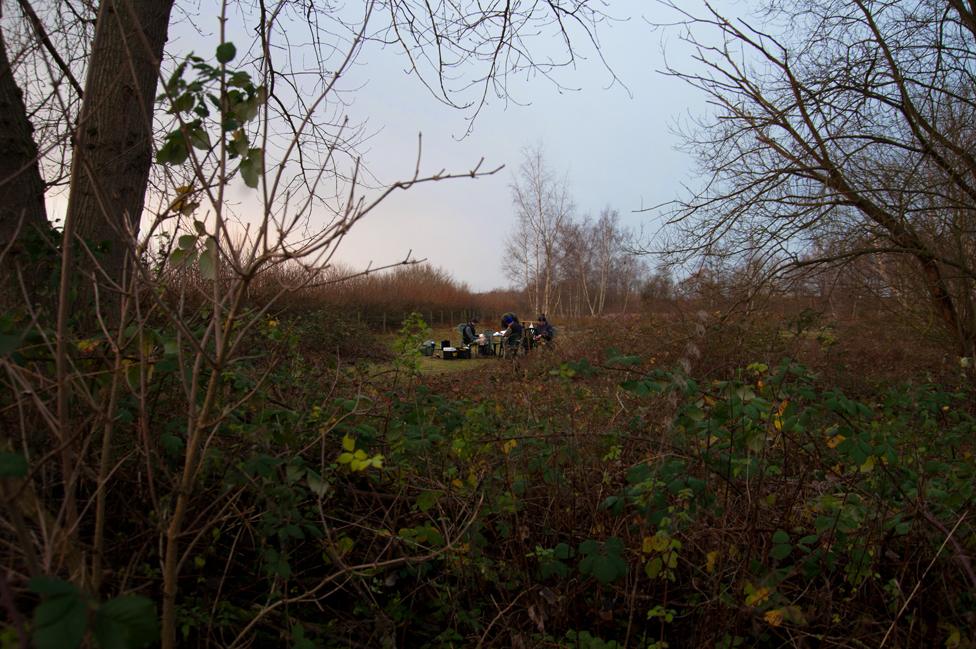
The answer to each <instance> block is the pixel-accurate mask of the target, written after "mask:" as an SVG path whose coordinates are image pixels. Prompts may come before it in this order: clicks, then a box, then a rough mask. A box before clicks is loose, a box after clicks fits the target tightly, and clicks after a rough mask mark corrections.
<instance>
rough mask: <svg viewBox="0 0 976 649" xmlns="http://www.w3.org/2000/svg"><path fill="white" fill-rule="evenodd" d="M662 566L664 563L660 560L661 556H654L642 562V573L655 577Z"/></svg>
mask: <svg viewBox="0 0 976 649" xmlns="http://www.w3.org/2000/svg"><path fill="white" fill-rule="evenodd" d="M663 567H664V563H663V562H662V561H661V557H654V558H653V559H651V560H649V561H648V562H647V563H646V564H644V574H645V575H647V576H648V577H649V578H650V579H655V578H657V576H658V575H660V574H661V568H663Z"/></svg>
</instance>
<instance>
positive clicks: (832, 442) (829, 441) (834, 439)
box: [827, 435, 847, 448]
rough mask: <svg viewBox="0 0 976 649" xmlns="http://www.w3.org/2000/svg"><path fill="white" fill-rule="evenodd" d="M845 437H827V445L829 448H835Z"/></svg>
mask: <svg viewBox="0 0 976 649" xmlns="http://www.w3.org/2000/svg"><path fill="white" fill-rule="evenodd" d="M845 439H847V438H846V437H844V436H843V435H834V436H833V437H830V438H828V439H827V446H828V447H829V448H837V447H838V446H839V445H840V443H841V442H843V441H844V440H845Z"/></svg>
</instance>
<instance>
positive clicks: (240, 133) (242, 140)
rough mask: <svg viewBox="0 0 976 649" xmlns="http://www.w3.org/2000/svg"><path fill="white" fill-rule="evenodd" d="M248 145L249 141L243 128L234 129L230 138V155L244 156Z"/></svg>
mask: <svg viewBox="0 0 976 649" xmlns="http://www.w3.org/2000/svg"><path fill="white" fill-rule="evenodd" d="M248 147H249V142H248V141H247V133H245V132H244V129H242V128H239V129H237V130H236V131H234V135H233V136H232V137H231V139H230V150H231V157H233V156H246V155H247V151H248Z"/></svg>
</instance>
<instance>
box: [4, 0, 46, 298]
mask: <svg viewBox="0 0 976 649" xmlns="http://www.w3.org/2000/svg"><path fill="white" fill-rule="evenodd" d="M2 15H3V5H2V3H0V17H2ZM33 132H34V127H33V126H32V125H31V123H30V121H29V120H28V119H27V109H26V107H25V106H24V100H23V93H22V92H21V90H20V88H19V87H18V86H17V81H16V80H15V79H14V75H13V70H12V69H11V67H10V61H9V60H8V59H7V47H6V43H5V42H4V40H3V34H2V33H0V255H3V258H2V260H0V264H2V265H0V274H2V275H4V276H5V277H6V281H4V282H3V284H2V286H0V306H3V307H5V308H6V307H11V306H13V305H14V304H16V303H19V299H18V297H19V294H20V287H19V286H18V280H17V269H18V267H19V268H21V269H22V271H21V272H22V276H23V277H24V280H25V283H26V284H27V288H28V291H32V289H33V288H34V284H35V282H36V280H37V279H38V278H37V277H36V274H35V273H30V272H23V270H24V266H23V263H22V262H23V259H22V258H23V256H24V255H23V254H22V251H21V250H19V249H18V247H17V246H14V245H12V243H13V241H14V240H15V239H22V238H23V237H24V236H25V235H29V234H31V233H32V232H36V231H42V230H44V229H47V216H46V211H45V208H44V181H43V180H42V179H41V170H40V167H39V165H38V161H37V145H36V144H35V143H34V137H33ZM8 246H9V249H8ZM4 251H6V254H4ZM30 297H33V296H30Z"/></svg>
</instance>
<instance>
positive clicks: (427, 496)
mask: <svg viewBox="0 0 976 649" xmlns="http://www.w3.org/2000/svg"><path fill="white" fill-rule="evenodd" d="M441 495H442V494H441V492H440V491H436V490H435V491H425V492H423V493H422V494H420V495H419V496H417V509H419V510H420V511H422V512H425V511H427V510H428V509H430V508H431V507H433V506H434V505H436V504H437V501H438V500H439V499H440V497H441Z"/></svg>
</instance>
